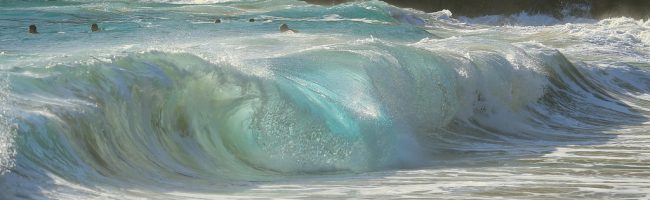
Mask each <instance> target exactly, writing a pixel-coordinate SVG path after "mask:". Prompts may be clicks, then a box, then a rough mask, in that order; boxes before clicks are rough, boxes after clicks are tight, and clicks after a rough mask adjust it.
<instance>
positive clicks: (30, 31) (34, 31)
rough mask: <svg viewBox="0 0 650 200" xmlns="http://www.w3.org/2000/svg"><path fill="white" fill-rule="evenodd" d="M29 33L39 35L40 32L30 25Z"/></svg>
mask: <svg viewBox="0 0 650 200" xmlns="http://www.w3.org/2000/svg"><path fill="white" fill-rule="evenodd" d="M29 33H38V31H36V25H34V24H32V25H29Z"/></svg>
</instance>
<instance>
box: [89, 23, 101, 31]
mask: <svg viewBox="0 0 650 200" xmlns="http://www.w3.org/2000/svg"><path fill="white" fill-rule="evenodd" d="M90 31H92V32H98V31H99V26H97V24H95V23H93V24H91V25H90Z"/></svg>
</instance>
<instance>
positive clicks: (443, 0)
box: [302, 0, 650, 19]
mask: <svg viewBox="0 0 650 200" xmlns="http://www.w3.org/2000/svg"><path fill="white" fill-rule="evenodd" d="M302 1H305V2H307V3H311V4H317V5H324V6H332V5H337V4H341V3H346V2H351V1H354V0H302ZM383 1H384V2H386V3H389V4H391V5H394V6H397V7H403V8H413V9H417V10H421V11H425V12H435V11H440V10H443V9H447V10H450V11H451V12H452V13H453V14H454V16H466V17H479V16H485V15H512V14H516V13H520V12H528V13H531V14H547V15H551V16H554V17H558V18H559V17H562V16H564V14H563V12H565V11H566V10H567V9H565V8H568V7H574V8H577V7H578V6H580V5H590V6H591V9H588V12H587V11H586V10H580V9H573V10H570V12H571V13H570V15H574V16H590V17H592V18H595V19H605V18H610V17H621V16H625V17H632V18H635V19H648V18H650V1H647V0H499V1H498V3H495V2H494V1H480V0H422V1H403V0H383Z"/></svg>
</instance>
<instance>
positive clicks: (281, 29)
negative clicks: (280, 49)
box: [280, 24, 291, 32]
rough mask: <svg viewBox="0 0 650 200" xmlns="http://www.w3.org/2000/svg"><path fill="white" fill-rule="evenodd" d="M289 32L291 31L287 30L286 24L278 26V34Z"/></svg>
mask: <svg viewBox="0 0 650 200" xmlns="http://www.w3.org/2000/svg"><path fill="white" fill-rule="evenodd" d="M289 30H291V29H289V25H287V24H282V25H280V32H287V31H289Z"/></svg>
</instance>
